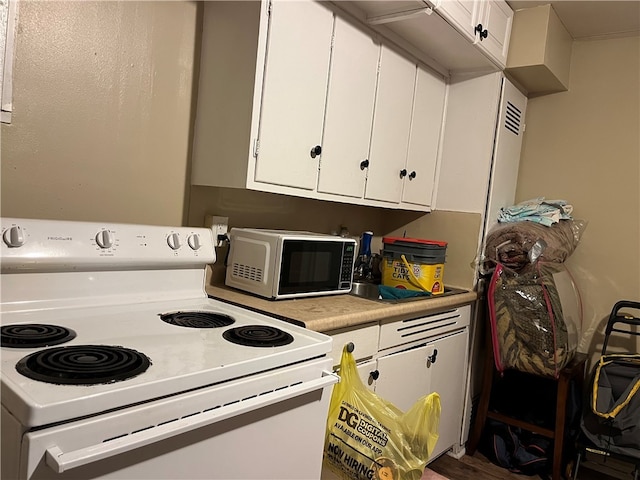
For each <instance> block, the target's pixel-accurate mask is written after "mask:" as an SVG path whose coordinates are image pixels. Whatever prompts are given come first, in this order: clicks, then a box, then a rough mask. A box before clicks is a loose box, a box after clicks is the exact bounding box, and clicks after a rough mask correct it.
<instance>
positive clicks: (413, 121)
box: [191, 0, 444, 211]
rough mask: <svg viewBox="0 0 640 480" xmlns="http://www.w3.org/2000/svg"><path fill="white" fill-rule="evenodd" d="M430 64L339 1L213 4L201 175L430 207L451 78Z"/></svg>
mask: <svg viewBox="0 0 640 480" xmlns="http://www.w3.org/2000/svg"><path fill="white" fill-rule="evenodd" d="M229 45H232V46H233V48H230V47H229ZM394 48H396V47H394ZM418 63H419V62H418V60H416V59H415V57H413V56H411V55H410V54H409V53H407V52H403V53H401V50H394V49H392V48H391V47H390V46H389V44H388V43H386V40H384V39H383V38H382V37H381V36H380V35H377V34H375V33H374V32H373V31H372V30H371V29H370V28H368V27H367V26H366V25H365V24H363V23H361V22H359V21H358V20H357V19H355V18H352V17H351V16H349V15H347V14H346V13H344V12H342V11H341V10H340V9H338V8H337V7H336V6H335V5H333V4H331V3H329V2H316V1H312V0H301V1H288V0H260V1H244V2H205V3H204V16H203V31H202V46H201V61H200V78H199V86H198V105H197V112H196V120H195V134H194V146H193V162H192V180H191V181H192V184H194V185H204V186H216V187H227V188H244V189H251V190H258V191H263V192H271V193H278V194H284V195H294V196H300V197H306V198H313V199H319V200H329V201H336V202H343V203H352V204H357V205H368V206H378V207H388V208H399V209H406V210H418V211H429V210H430V206H431V190H432V188H433V185H434V181H435V180H434V176H433V170H434V168H435V167H434V164H433V162H434V161H435V159H436V158H439V155H438V154H437V148H438V142H437V135H438V132H439V130H440V128H441V126H442V118H443V115H442V113H443V112H442V102H443V101H444V100H443V98H444V97H443V90H444V87H443V85H444V80H442V78H443V77H442V78H441V77H438V76H437V75H436V76H434V77H433V78H431V77H430V76H429V74H427V73H426V71H423V70H422V67H421V70H420V73H419V74H417V73H416V72H417V68H418V67H417V65H418ZM438 75H439V74H438ZM416 79H417V80H416ZM416 102H417V103H416ZM412 172H413V174H412ZM429 180H430V181H429ZM423 182H424V183H423ZM414 187H415V188H414Z"/></svg>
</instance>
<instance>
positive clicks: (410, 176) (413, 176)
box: [409, 170, 416, 180]
mask: <svg viewBox="0 0 640 480" xmlns="http://www.w3.org/2000/svg"><path fill="white" fill-rule="evenodd" d="M414 178H416V171H415V170H414V171H413V172H411V173H410V174H409V180H413V179H414Z"/></svg>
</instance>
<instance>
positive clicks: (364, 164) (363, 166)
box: [360, 159, 369, 170]
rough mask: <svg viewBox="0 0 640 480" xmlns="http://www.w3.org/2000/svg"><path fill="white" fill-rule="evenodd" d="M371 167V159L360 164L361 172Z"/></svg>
mask: <svg viewBox="0 0 640 480" xmlns="http://www.w3.org/2000/svg"><path fill="white" fill-rule="evenodd" d="M368 166H369V159H365V160H363V161H361V162H360V170H364V169H365V168H367V167H368Z"/></svg>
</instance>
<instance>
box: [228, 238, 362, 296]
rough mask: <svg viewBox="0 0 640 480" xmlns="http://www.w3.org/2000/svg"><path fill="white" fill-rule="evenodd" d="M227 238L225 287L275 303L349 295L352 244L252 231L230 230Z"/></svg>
mask: <svg viewBox="0 0 640 480" xmlns="http://www.w3.org/2000/svg"><path fill="white" fill-rule="evenodd" d="M229 238H230V247H229V256H228V258H227V265H226V266H227V271H226V277H225V284H226V285H227V286H229V287H234V288H238V289H240V290H244V291H247V292H251V293H254V294H256V295H260V296H262V297H266V298H271V299H276V300H277V299H285V298H299V297H311V296H316V295H335V294H340V293H349V291H350V290H351V281H352V278H353V264H354V261H355V256H356V241H355V240H354V239H352V238H343V237H338V236H334V235H323V234H319V233H312V232H299V231H289V230H265V229H252V228H232V229H231V231H230V232H229Z"/></svg>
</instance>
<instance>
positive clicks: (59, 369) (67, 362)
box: [16, 345, 151, 385]
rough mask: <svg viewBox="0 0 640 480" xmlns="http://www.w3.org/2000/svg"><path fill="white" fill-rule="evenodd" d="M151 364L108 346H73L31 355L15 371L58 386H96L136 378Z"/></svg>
mask: <svg viewBox="0 0 640 480" xmlns="http://www.w3.org/2000/svg"><path fill="white" fill-rule="evenodd" d="M149 365H151V362H150V361H149V359H148V358H147V357H146V355H143V354H142V353H140V352H137V351H135V350H131V349H128V348H124V347H112V346H108V345H73V346H68V347H55V348H49V349H46V350H40V351H39V352H36V353H32V354H31V355H27V356H26V357H24V358H23V359H21V360H20V361H19V362H18V363H17V365H16V370H18V372H19V373H21V374H22V375H24V376H25V377H29V378H32V379H34V380H39V381H41V382H46V383H55V384H58V385H96V384H102V383H113V382H117V381H119V380H126V379H128V378H131V377H134V376H136V375H138V374H140V373H142V372H144V371H145V370H146V369H147V368H149Z"/></svg>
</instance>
